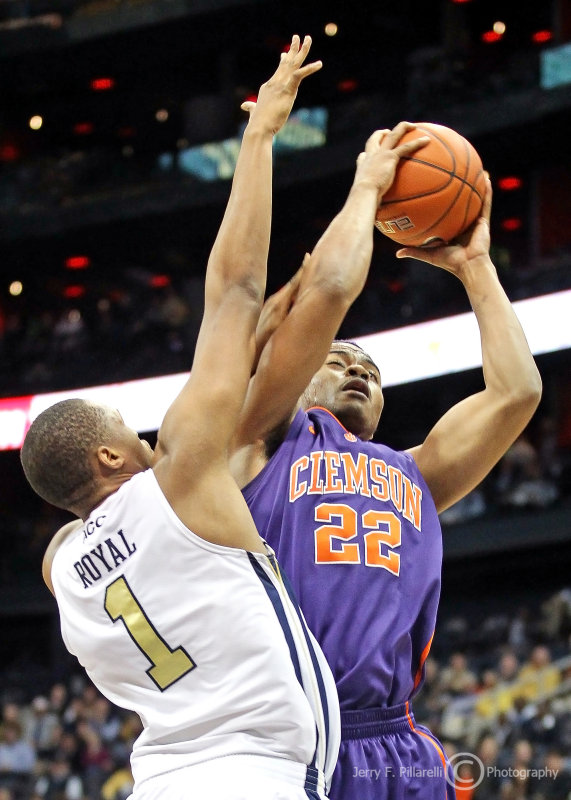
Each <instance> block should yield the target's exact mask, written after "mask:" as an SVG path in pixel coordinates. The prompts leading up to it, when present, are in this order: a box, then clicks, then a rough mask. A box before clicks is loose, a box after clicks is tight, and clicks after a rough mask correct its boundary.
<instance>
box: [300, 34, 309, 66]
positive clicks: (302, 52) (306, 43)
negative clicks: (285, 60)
mask: <svg viewBox="0 0 571 800" xmlns="http://www.w3.org/2000/svg"><path fill="white" fill-rule="evenodd" d="M311 44H312V39H311V36H304V37H303V42H302V43H301V47H300V48H299V53H298V58H299V59H300V60H301V61H302V62H303V61H305V59H306V58H307V54H308V53H309V50H310V48H311Z"/></svg>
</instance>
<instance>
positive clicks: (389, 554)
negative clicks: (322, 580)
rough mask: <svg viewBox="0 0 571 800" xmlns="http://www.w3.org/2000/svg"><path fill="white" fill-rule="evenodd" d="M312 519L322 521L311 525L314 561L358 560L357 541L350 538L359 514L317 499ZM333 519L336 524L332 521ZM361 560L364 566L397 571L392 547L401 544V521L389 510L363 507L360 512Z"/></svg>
mask: <svg viewBox="0 0 571 800" xmlns="http://www.w3.org/2000/svg"><path fill="white" fill-rule="evenodd" d="M315 521H316V522H323V523H325V524H323V525H320V526H319V527H318V528H316V529H315V563H316V564H360V563H361V560H362V555H361V545H360V543H359V542H352V541H351V539H354V538H355V537H356V536H357V533H358V523H359V515H358V514H357V512H356V511H355V509H354V508H351V506H348V505H346V504H344V503H320V505H318V506H317V508H316V509H315ZM334 522H336V523H337V524H333V523H334ZM361 525H362V528H363V529H364V530H365V531H366V533H364V534H363V545H364V561H365V565H366V566H368V567H379V568H381V569H386V570H388V571H389V572H391V573H392V574H393V575H396V576H398V575H399V574H400V554H399V553H396V552H395V550H394V548H395V547H399V546H400V544H401V538H402V537H401V521H400V519H399V518H398V517H397V515H396V514H395V513H394V512H392V511H375V510H370V511H365V512H364V513H363V514H361Z"/></svg>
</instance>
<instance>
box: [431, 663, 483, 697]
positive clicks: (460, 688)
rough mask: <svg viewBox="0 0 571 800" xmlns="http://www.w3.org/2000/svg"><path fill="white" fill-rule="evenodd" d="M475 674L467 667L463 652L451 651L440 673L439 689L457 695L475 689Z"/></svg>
mask: <svg viewBox="0 0 571 800" xmlns="http://www.w3.org/2000/svg"><path fill="white" fill-rule="evenodd" d="M476 686H477V678H476V675H475V674H474V673H473V672H472V671H471V670H470V669H468V660H467V658H466V656H465V655H464V654H463V653H453V654H452V655H451V656H450V659H449V661H448V666H447V667H445V668H444V669H443V670H442V672H441V674H440V690H441V691H442V692H443V693H444V694H448V695H452V697H457V696H459V695H462V694H468V693H471V692H475V691H476Z"/></svg>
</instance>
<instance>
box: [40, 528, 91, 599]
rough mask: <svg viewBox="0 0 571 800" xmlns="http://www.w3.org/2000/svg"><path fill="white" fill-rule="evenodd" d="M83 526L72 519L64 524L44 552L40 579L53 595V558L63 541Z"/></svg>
mask: <svg viewBox="0 0 571 800" xmlns="http://www.w3.org/2000/svg"><path fill="white" fill-rule="evenodd" d="M82 525H83V520H81V519H74V520H72V521H71V522H68V523H66V524H65V525H63V526H62V527H61V528H60V529H59V531H58V532H57V533H56V534H55V536H53V537H52V539H51V541H50V543H49V545H48V547H47V550H46V552H45V553H44V558H43V561H42V577H43V579H44V583H45V584H46V586H47V587H48V589H49V590H50V592H51V593H52V594H54V587H53V584H52V578H51V574H52V562H53V560H54V556H55V554H56V552H57V550H58V548H59V546H60V545H61V543H62V542H63V541H65V539H67V537H68V536H70V535H71V534H72V533H73V532H74V531H76V530H77V529H78V528H80V527H81V526H82Z"/></svg>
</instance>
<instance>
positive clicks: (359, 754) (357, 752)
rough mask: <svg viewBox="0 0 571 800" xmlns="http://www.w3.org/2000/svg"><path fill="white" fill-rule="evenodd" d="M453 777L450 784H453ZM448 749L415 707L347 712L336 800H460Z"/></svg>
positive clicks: (343, 715) (333, 795) (333, 786)
mask: <svg viewBox="0 0 571 800" xmlns="http://www.w3.org/2000/svg"><path fill="white" fill-rule="evenodd" d="M447 778H448V779H447ZM455 796H456V795H455V791H454V786H453V774H452V770H451V768H450V765H449V764H448V762H447V760H446V756H445V755H444V750H443V749H442V745H441V744H440V742H439V741H438V739H436V738H435V737H434V736H433V735H432V734H431V733H430V731H429V730H428V729H427V728H424V727H422V725H417V724H416V722H415V720H414V717H413V715H412V711H411V709H410V706H409V703H403V705H400V706H393V707H392V708H369V709H365V710H363V711H342V712H341V749H340V751H339V760H338V762H337V766H336V768H335V772H334V774H333V780H332V784H331V791H330V792H329V797H330V800H455Z"/></svg>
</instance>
